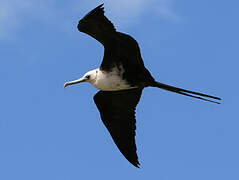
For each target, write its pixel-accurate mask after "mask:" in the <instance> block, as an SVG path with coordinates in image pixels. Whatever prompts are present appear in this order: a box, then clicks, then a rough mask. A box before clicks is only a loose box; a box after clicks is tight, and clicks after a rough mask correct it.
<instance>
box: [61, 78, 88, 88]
mask: <svg viewBox="0 0 239 180" xmlns="http://www.w3.org/2000/svg"><path fill="white" fill-rule="evenodd" d="M86 80H87V79H85V78H84V77H82V78H80V79H77V80H74V81H69V82H66V83H65V84H64V88H65V87H67V86H69V85H72V84H78V83H81V82H85V81H86Z"/></svg>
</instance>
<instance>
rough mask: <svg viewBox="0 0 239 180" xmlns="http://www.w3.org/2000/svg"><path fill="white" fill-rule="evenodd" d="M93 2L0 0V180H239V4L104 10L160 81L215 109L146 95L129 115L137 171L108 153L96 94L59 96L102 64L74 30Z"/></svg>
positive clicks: (124, 5) (160, 3) (93, 46)
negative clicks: (133, 119) (212, 99)
mask: <svg viewBox="0 0 239 180" xmlns="http://www.w3.org/2000/svg"><path fill="white" fill-rule="evenodd" d="M100 3H102V1H95V0H93V1H90V2H89V1H87V0H79V1H73V0H69V1H67V2H66V1H56V0H51V1H47V0H38V1H36V0H35V1H34V0H23V1H21V2H20V1H18V0H1V2H0V59H1V60H0V79H1V93H0V99H1V101H0V109H1V118H0V179H3V180H15V179H23V180H32V179H34V180H42V179H45V180H48V179H49V180H54V179H56V180H75V179H96V178H97V179H115V180H117V179H136V178H137V179H146V178H151V179H162V180H175V179H179V180H181V179H182V180H191V179H194V180H201V179H204V180H212V179H217V180H224V179H230V180H238V179H239V153H238V152H239V144H238V139H239V131H238V127H239V118H238V100H239V95H238V92H239V85H238V77H239V73H238V67H239V63H238V59H239V53H238V50H239V49H238V47H239V44H238V42H239V36H238V32H239V24H238V18H239V13H238V6H239V2H238V1H236V0H230V1H225V0H224V1H223V0H221V1H216V0H211V1H207V0H201V1H187V0H181V1H180V2H179V1H176V0H148V1H145V0H132V1H130V3H129V2H127V1H126V0H122V1H121V3H119V1H116V0H111V1H110V0H108V1H105V10H106V15H107V16H108V17H109V19H110V20H112V22H113V23H114V24H115V26H116V28H117V29H118V30H119V31H123V32H126V33H129V34H131V35H132V36H133V37H134V38H135V39H137V41H138V42H139V45H140V47H141V52H142V56H143V59H144V61H145V65H146V67H147V68H148V69H149V70H150V71H151V72H152V74H153V76H154V77H155V78H156V79H157V80H159V81H160V82H163V83H168V84H171V85H175V86H178V87H182V88H186V89H190V90H195V91H199V92H203V93H208V94H211V95H215V96H219V97H221V98H222V99H223V101H222V104H221V105H216V104H212V103H208V102H203V101H200V100H195V99H191V98H189V97H184V96H181V95H177V94H173V93H170V92H166V91H163V90H160V89H156V88H147V89H145V90H144V92H143V95H142V97H141V101H140V103H139V105H138V107H137V136H136V139H137V146H138V155H139V160H140V163H141V169H136V168H134V167H133V166H132V165H130V164H129V163H128V162H127V161H126V160H125V159H124V157H123V156H122V155H121V154H120V153H119V151H118V149H117V148H116V147H115V145H114V144H113V141H112V140H111V137H110V136H109V134H108V132H107V130H106V128H105V127H104V126H103V124H102V122H101V120H100V117H99V112H98V110H97V108H96V106H95V104H94V102H93V99H92V98H93V96H94V94H95V93H96V92H97V90H96V89H94V88H93V87H92V86H91V85H90V84H80V85H76V86H72V87H70V88H67V89H64V88H63V84H64V83H65V82H66V81H68V80H73V79H76V78H79V77H80V76H81V75H83V74H84V73H85V72H86V71H88V70H90V69H94V68H96V67H98V66H99V65H100V63H101V59H102V56H103V47H102V46H101V44H99V43H98V42H97V41H95V40H94V39H92V38H91V37H89V36H87V35H85V34H83V33H80V32H78V31H77V28H76V25H77V22H78V20H79V19H80V18H81V17H82V16H83V15H84V14H85V13H87V12H88V11H89V10H91V9H92V8H94V7H96V6H97V5H99V4H100Z"/></svg>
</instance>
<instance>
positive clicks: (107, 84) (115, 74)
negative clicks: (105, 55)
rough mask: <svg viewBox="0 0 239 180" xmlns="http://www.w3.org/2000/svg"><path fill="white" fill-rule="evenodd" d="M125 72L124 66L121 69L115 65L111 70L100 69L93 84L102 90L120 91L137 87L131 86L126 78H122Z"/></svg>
mask: <svg viewBox="0 0 239 180" xmlns="http://www.w3.org/2000/svg"><path fill="white" fill-rule="evenodd" d="M123 73H124V70H123V68H122V67H120V70H119V69H118V68H117V67H115V68H113V69H112V71H111V72H105V71H100V70H98V72H97V75H96V79H95V81H94V82H92V83H91V84H92V85H93V86H95V88H97V89H99V90H102V91H118V90H124V89H132V88H135V87H131V86H130V85H129V84H128V83H127V81H126V80H124V79H122V74H123Z"/></svg>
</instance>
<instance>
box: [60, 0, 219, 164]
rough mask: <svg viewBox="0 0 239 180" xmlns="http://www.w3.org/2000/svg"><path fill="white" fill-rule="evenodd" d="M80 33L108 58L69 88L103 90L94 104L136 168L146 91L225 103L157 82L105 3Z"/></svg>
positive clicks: (87, 19)
mask: <svg viewBox="0 0 239 180" xmlns="http://www.w3.org/2000/svg"><path fill="white" fill-rule="evenodd" d="M78 30H79V31H81V32H84V33H86V34H88V35H90V36H91V37H93V38H95V39H96V40H97V41H99V42H100V43H101V44H102V45H103V46H104V57H103V61H102V63H101V66H100V67H99V68H98V69H95V70H92V71H89V72H88V73H86V74H85V75H84V76H83V77H82V78H80V79H78V80H75V81H71V82H67V83H66V84H65V87H66V86H68V85H71V84H76V83H80V82H89V83H91V84H92V85H93V86H95V87H96V88H97V89H99V90H100V91H99V92H98V93H96V95H95V96H94V102H95V104H96V106H97V108H98V110H99V112H100V116H101V119H102V121H103V123H104V125H105V126H106V128H107V130H108V131H109V133H110V135H111V137H112V139H113V141H114V142H115V144H116V145H117V147H118V149H119V150H120V152H121V153H122V154H123V155H124V157H125V158H126V159H127V160H128V161H129V162H130V163H131V164H133V165H134V166H135V167H139V161H138V156H137V153H136V144H135V130H136V119H135V108H136V106H137V104H138V102H139V100H140V96H141V93H142V90H143V88H145V87H149V86H151V87H158V88H161V89H164V90H167V91H171V92H174V93H178V94H182V95H185V96H190V97H193V98H197V99H201V100H204V101H209V102H213V103H218V102H216V101H214V100H221V99H220V98H218V97H214V96H210V95H207V94H203V93H198V92H194V91H189V90H185V89H181V88H177V87H174V86H170V85H167V84H163V83H160V82H157V81H155V80H154V78H153V77H152V76H151V74H150V72H149V71H148V70H147V69H146V68H145V66H144V63H143V59H142V57H141V54H140V49H139V46H138V43H137V42H136V40H135V39H133V38H132V37H131V36H129V35H127V34H124V33H121V32H117V31H116V29H115V27H114V25H113V24H112V23H111V22H110V21H109V20H108V19H107V18H106V16H105V15H104V9H103V4H102V5H100V6H98V7H97V8H95V9H93V10H92V11H91V12H89V13H88V14H87V15H86V16H85V17H83V18H82V19H81V20H80V21H79V24H78ZM206 98H207V99H206ZM210 99H214V100H210ZM218 104H219V103H218Z"/></svg>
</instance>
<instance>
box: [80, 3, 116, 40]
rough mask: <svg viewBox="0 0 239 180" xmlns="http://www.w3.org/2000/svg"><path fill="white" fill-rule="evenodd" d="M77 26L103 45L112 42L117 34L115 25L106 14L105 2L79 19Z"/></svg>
mask: <svg viewBox="0 0 239 180" xmlns="http://www.w3.org/2000/svg"><path fill="white" fill-rule="evenodd" d="M77 28H78V30H79V31H81V32H84V33H86V34H88V35H90V36H91V37H93V38H95V39H96V40H97V41H99V42H100V43H102V44H103V45H105V44H107V43H109V42H111V41H112V38H113V39H114V36H115V34H116V30H115V27H114V25H113V24H112V23H111V22H110V21H109V20H108V19H107V17H106V16H105V15H104V7H103V4H101V5H99V6H98V7H96V8H95V9H93V10H92V11H90V12H89V13H88V14H86V15H85V16H84V17H83V18H82V19H81V20H80V21H79V24H78V26H77Z"/></svg>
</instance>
